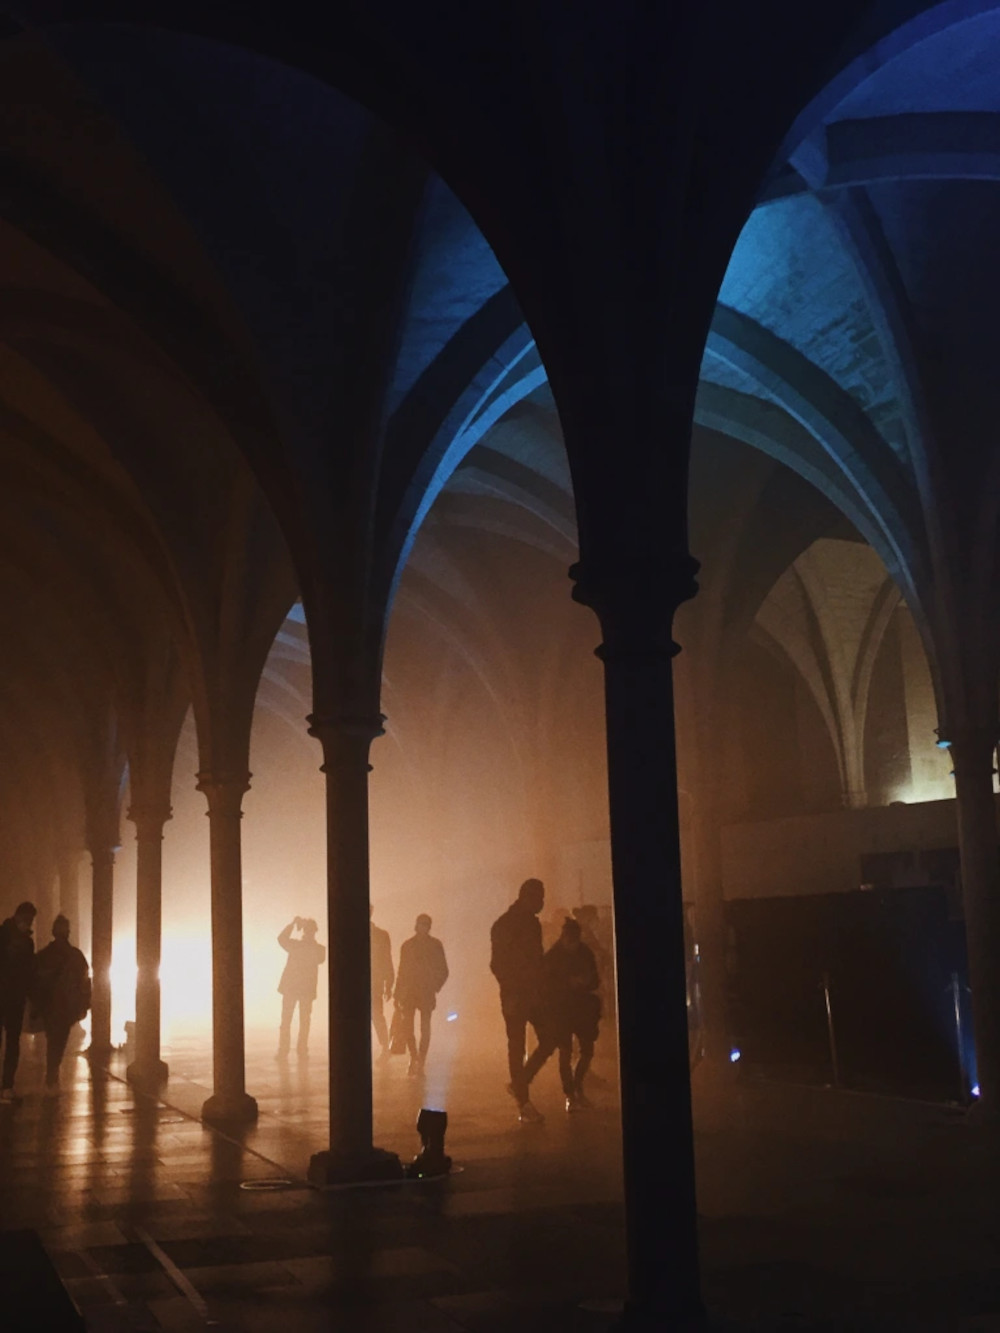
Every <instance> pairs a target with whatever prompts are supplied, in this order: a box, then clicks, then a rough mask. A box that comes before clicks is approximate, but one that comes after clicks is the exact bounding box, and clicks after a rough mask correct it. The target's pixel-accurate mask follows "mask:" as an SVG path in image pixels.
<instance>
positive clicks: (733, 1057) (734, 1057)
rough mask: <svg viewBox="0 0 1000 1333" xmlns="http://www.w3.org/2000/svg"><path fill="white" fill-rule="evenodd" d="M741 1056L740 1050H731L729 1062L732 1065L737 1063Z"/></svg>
mask: <svg viewBox="0 0 1000 1333" xmlns="http://www.w3.org/2000/svg"><path fill="white" fill-rule="evenodd" d="M739 1058H740V1052H739V1051H730V1052H729V1063H730V1064H732V1065H734V1064H736V1063H737V1062H738V1061H739Z"/></svg>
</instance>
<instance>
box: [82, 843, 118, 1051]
mask: <svg viewBox="0 0 1000 1333" xmlns="http://www.w3.org/2000/svg"><path fill="white" fill-rule="evenodd" d="M117 850H118V845H117V842H114V843H108V842H101V843H96V842H95V844H94V845H93V846H91V848H90V856H91V863H92V865H93V895H92V909H91V921H92V925H91V945H90V948H91V959H90V965H91V969H92V971H93V994H92V997H91V1010H90V1048H89V1052H88V1053H89V1055H90V1056H91V1058H92V1059H97V1060H106V1059H107V1058H108V1056H109V1055H110V1054H111V1050H112V1044H111V949H112V943H113V919H112V918H113V911H114V892H115V852H117Z"/></svg>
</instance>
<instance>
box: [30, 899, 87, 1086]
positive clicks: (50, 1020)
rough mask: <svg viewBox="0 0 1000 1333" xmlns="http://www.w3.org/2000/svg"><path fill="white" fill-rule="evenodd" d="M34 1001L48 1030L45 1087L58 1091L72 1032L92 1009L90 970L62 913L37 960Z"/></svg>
mask: <svg viewBox="0 0 1000 1333" xmlns="http://www.w3.org/2000/svg"><path fill="white" fill-rule="evenodd" d="M32 999H33V1002H34V1004H35V1006H36V1007H37V1008H38V1010H39V1012H40V1013H41V1015H42V1022H43V1024H44V1027H45V1087H46V1089H47V1090H48V1091H51V1092H57V1091H58V1090H59V1066H60V1065H61V1064H62V1058H63V1055H64V1054H65V1052H66V1043H67V1041H68V1040H69V1034H70V1029H71V1028H72V1027H73V1024H74V1023H79V1022H80V1020H81V1019H82V1018H84V1017H86V1014H87V1011H88V1010H89V1009H90V968H89V967H88V966H87V960H86V958H84V956H83V954H82V953H81V952H80V950H79V949H77V948H75V947H74V945H72V944H70V942H69V921H68V919H67V918H66V917H64V916H63V915H62V913H60V914H59V916H57V917H56V919H55V920H54V921H53V922H52V943H51V944H47V945H46V946H45V948H44V949H41V950H39V952H38V954H37V956H36V958H35V980H34V985H33V986H32Z"/></svg>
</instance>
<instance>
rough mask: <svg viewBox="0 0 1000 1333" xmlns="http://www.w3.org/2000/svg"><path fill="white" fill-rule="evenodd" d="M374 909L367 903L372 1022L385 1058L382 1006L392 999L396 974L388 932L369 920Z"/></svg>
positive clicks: (385, 1034) (386, 1042)
mask: <svg viewBox="0 0 1000 1333" xmlns="http://www.w3.org/2000/svg"><path fill="white" fill-rule="evenodd" d="M374 910H375V909H374V908H373V907H371V906H370V905H369V908H368V917H369V923H368V934H369V941H370V947H371V966H372V1023H373V1025H374V1027H375V1036H376V1037H378V1044H379V1046H380V1048H381V1055H380V1058H381V1059H383V1060H387V1059H388V1058H389V1030H388V1028H387V1027H386V1024H385V1011H384V1009H383V1008H382V1006H383V1004H384V1003H385V1001H386V1000H391V999H392V986H393V982H394V981H395V980H396V974H395V972H394V971H393V966H392V941H391V940H390V939H389V932H388V931H387V930H382V929H381V927H380V926H376V924H375V922H374V921H372V920H371V915H372V913H373V911H374Z"/></svg>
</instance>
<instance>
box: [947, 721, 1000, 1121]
mask: <svg viewBox="0 0 1000 1333" xmlns="http://www.w3.org/2000/svg"><path fill="white" fill-rule="evenodd" d="M997 735H998V730H997V727H996V726H989V727H982V728H967V729H959V730H957V731H949V732H948V739H950V741H951V757H952V763H953V767H954V770H955V810H956V816H957V819H958V848H959V855H960V858H961V874H962V902H963V906H964V909H965V936H966V943H967V948H968V955H969V985H970V989H971V991H972V1020H973V1025H974V1028H975V1038H976V1066H977V1076H978V1080H979V1091H980V1096H979V1106H978V1108H977V1112H978V1114H980V1115H983V1114H985V1115H989V1116H990V1117H993V1116H997V1115H1000V966H998V959H1000V854H998V848H997V816H996V802H995V798H994V795H993V760H994V755H995V751H996V743H997Z"/></svg>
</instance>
